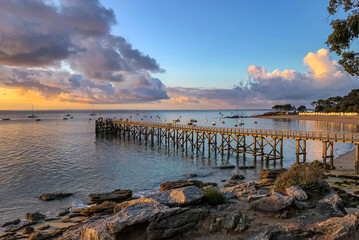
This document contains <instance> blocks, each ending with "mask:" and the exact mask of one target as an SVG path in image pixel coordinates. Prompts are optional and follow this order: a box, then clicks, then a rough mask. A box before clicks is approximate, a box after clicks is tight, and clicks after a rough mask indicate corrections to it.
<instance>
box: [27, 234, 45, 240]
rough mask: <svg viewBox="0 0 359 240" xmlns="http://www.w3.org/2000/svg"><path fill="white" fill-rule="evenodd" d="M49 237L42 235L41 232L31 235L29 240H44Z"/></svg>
mask: <svg viewBox="0 0 359 240" xmlns="http://www.w3.org/2000/svg"><path fill="white" fill-rule="evenodd" d="M48 238H49V235H47V234H44V233H41V232H33V233H31V234H30V236H29V237H28V240H44V239H48Z"/></svg>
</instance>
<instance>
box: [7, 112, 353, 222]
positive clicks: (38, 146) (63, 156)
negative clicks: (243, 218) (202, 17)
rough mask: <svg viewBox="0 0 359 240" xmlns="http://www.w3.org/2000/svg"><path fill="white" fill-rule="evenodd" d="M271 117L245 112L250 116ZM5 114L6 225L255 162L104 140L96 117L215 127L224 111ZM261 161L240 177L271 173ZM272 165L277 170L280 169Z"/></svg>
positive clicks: (313, 127) (313, 145)
mask: <svg viewBox="0 0 359 240" xmlns="http://www.w3.org/2000/svg"><path fill="white" fill-rule="evenodd" d="M231 112H233V111H222V114H223V115H224V116H228V115H231ZM263 112H264V111H258V110H257V111H239V112H238V113H242V114H245V115H247V116H248V115H253V114H258V113H263ZM4 114H5V116H6V117H9V118H11V121H0V223H1V222H4V221H7V220H13V219H15V218H18V217H23V216H24V215H25V213H26V212H34V211H42V212H45V213H47V214H48V215H49V216H53V215H55V214H56V213H57V212H58V211H60V210H62V209H64V208H65V207H68V206H79V205H82V204H86V203H87V202H88V197H87V195H88V194H90V193H96V192H108V191H112V190H115V189H119V188H120V189H131V190H133V191H135V192H142V191H156V190H158V189H159V185H160V184H161V183H162V182H165V181H170V180H177V179H184V176H183V175H184V174H186V173H197V174H198V176H199V177H198V179H199V180H203V181H215V182H219V181H220V180H222V179H229V178H230V176H231V175H233V174H234V173H236V171H237V170H234V169H228V170H220V169H218V168H217V167H218V166H220V165H222V164H233V165H237V164H238V165H243V164H246V165H252V164H253V160H252V158H251V156H250V155H247V159H246V162H245V163H244V162H243V159H242V158H239V159H237V158H236V155H229V156H228V155H227V154H225V155H224V156H223V157H222V156H221V155H220V154H218V155H217V156H215V155H214V154H211V156H210V157H209V156H208V154H201V153H196V152H191V151H188V152H185V151H182V150H181V149H179V150H173V149H166V148H165V147H163V146H162V147H158V146H157V145H156V144H155V145H154V146H153V147H151V145H147V146H146V145H145V144H139V143H134V142H133V140H132V141H128V140H125V139H121V138H116V137H96V134H95V131H94V130H95V126H94V124H95V123H94V118H97V117H100V116H101V117H105V118H106V117H111V118H124V119H126V118H129V119H132V120H138V121H139V120H141V119H143V121H157V122H162V121H163V118H165V119H166V121H167V122H172V120H173V119H177V118H180V119H181V123H185V122H188V121H189V120H190V119H192V118H195V119H197V120H198V124H197V125H206V124H207V125H210V123H211V122H212V121H216V120H217V119H218V117H221V116H220V115H219V113H218V111H97V116H96V117H91V118H93V119H92V120H89V118H90V115H89V114H90V113H89V112H88V111H72V112H71V114H72V116H73V117H74V118H73V119H70V118H69V120H66V121H65V120H63V117H64V115H65V113H64V112H63V111H39V112H37V113H36V114H37V115H38V116H39V118H41V119H42V121H40V122H36V121H34V120H33V119H29V118H27V116H28V115H29V114H31V112H23V111H22V112H16V111H12V112H4V111H3V112H1V111H0V117H1V118H2V117H3V116H4ZM157 115H159V116H160V117H161V119H160V120H158V119H157V118H156V116H157ZM146 116H147V117H146ZM150 116H152V118H150ZM206 118H207V119H208V122H207V123H206V122H205V121H204V119H206ZM223 120H224V121H225V124H220V126H221V127H222V126H223V127H233V126H234V124H238V119H223ZM242 121H243V122H244V123H245V124H244V126H243V127H244V128H258V129H290V130H310V131H331V132H345V133H351V132H355V133H356V132H359V129H358V126H357V125H343V124H335V123H318V122H313V121H296V120H273V119H253V118H244V119H242ZM254 121H257V122H258V124H254ZM217 122H218V120H217ZM217 125H218V124H217ZM284 143H285V144H284V156H285V159H284V167H288V166H290V165H291V164H293V163H294V161H295V141H293V140H285V141H284ZM321 147H322V145H321V143H320V142H308V144H307V148H308V159H309V160H314V159H320V158H321V151H322V149H321ZM334 147H335V155H336V156H339V155H341V154H343V153H345V152H348V151H349V150H351V149H352V146H351V145H350V144H340V143H336V144H335V145H334ZM257 164H258V168H257V169H254V170H245V171H244V170H240V173H241V174H244V175H245V176H246V178H247V179H253V178H256V177H257V176H258V174H259V173H260V170H261V169H262V167H263V168H265V166H262V165H261V164H260V161H258V163H257ZM270 167H274V166H273V164H271V165H270ZM276 167H279V164H277V165H276ZM46 192H72V193H74V195H73V196H72V197H70V198H66V199H63V200H59V201H53V202H42V201H41V200H39V199H38V196H39V195H41V194H43V193H46Z"/></svg>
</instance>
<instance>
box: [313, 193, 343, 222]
mask: <svg viewBox="0 0 359 240" xmlns="http://www.w3.org/2000/svg"><path fill="white" fill-rule="evenodd" d="M315 209H316V210H317V211H318V212H319V213H321V214H322V215H327V216H328V217H343V216H345V214H346V212H345V209H344V205H343V201H342V199H341V198H340V197H339V195H338V194H337V193H336V192H335V191H334V190H333V191H332V192H331V193H330V194H328V195H326V196H325V197H324V198H323V199H322V200H320V201H318V203H317V205H316V207H315Z"/></svg>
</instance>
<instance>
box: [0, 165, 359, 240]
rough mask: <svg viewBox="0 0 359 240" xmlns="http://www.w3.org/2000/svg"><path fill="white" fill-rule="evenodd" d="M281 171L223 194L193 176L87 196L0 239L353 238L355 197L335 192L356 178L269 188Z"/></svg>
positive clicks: (358, 218) (11, 226)
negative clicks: (141, 191) (153, 189)
mask: <svg viewBox="0 0 359 240" xmlns="http://www.w3.org/2000/svg"><path fill="white" fill-rule="evenodd" d="M283 172H285V169H274V170H263V171H262V173H261V176H260V177H261V180H260V181H247V182H245V181H244V180H243V179H244V177H243V176H242V175H238V174H236V175H234V176H232V177H231V178H230V180H229V182H228V183H227V184H226V185H225V186H224V187H221V188H218V187H217V184H216V183H203V182H201V181H198V180H193V178H195V177H196V175H195V174H193V175H191V176H189V177H190V178H191V179H190V180H177V181H171V182H166V183H163V184H161V186H160V187H161V192H158V193H155V194H150V195H145V196H142V197H141V198H134V197H133V193H132V191H131V190H120V189H118V190H114V191H112V192H109V193H97V194H90V195H89V199H90V202H91V205H90V206H89V207H86V208H79V209H70V208H69V209H65V210H64V211H61V212H59V213H58V214H57V217H56V218H52V219H49V218H46V216H45V215H44V214H42V213H39V212H35V213H27V214H26V215H25V220H20V219H15V220H13V221H10V222H6V223H2V225H1V227H2V228H4V229H5V232H4V233H0V239H2V240H10V239H31V240H39V239H59V240H60V239H61V240H65V239H68V240H71V239H74V240H75V239H83V240H85V239H86V240H90V239H103V240H105V239H106V240H111V239H198V240H200V239H253V240H254V239H268V240H269V239H359V237H358V236H359V209H358V208H356V207H357V206H358V204H359V197H358V198H356V196H355V194H354V195H353V194H349V193H346V192H345V191H343V190H342V189H341V188H340V186H345V187H346V188H349V187H350V188H352V189H354V190H353V191H354V192H355V189H357V188H358V189H359V178H358V179H357V178H355V176H353V177H347V178H346V177H345V176H344V175H336V174H333V173H327V175H328V177H327V179H326V181H323V182H321V183H320V184H321V185H322V186H321V188H320V189H321V192H320V193H318V192H315V193H314V192H311V191H305V190H303V189H302V188H301V187H299V186H296V185H294V186H290V187H287V188H285V189H274V188H273V184H274V182H275V180H276V179H277V177H278V176H279V175H280V174H281V173H283ZM328 182H329V183H328ZM348 186H349V187H348ZM70 195H71V194H70V193H65V194H53V193H47V194H44V195H42V196H40V199H42V200H44V201H54V200H56V199H61V198H64V197H67V196H70Z"/></svg>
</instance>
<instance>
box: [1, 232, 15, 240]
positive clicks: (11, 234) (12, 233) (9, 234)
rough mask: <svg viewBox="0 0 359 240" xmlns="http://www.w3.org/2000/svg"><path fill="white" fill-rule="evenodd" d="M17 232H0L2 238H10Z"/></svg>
mask: <svg viewBox="0 0 359 240" xmlns="http://www.w3.org/2000/svg"><path fill="white" fill-rule="evenodd" d="M15 234H16V233H15V232H4V233H0V239H8V238H9V237H12V236H14V235H15Z"/></svg>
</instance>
